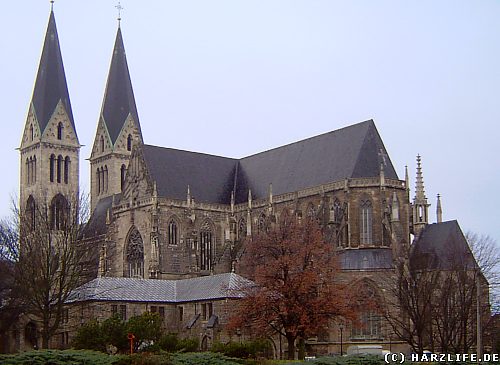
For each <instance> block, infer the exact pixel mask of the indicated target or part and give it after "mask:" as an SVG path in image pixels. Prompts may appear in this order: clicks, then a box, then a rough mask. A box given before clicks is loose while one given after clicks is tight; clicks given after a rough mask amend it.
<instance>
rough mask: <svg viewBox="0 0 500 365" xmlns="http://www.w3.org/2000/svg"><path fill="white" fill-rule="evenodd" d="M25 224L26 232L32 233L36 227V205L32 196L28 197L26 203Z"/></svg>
mask: <svg viewBox="0 0 500 365" xmlns="http://www.w3.org/2000/svg"><path fill="white" fill-rule="evenodd" d="M26 223H27V224H28V230H29V231H33V230H34V229H35V227H36V203H35V199H34V198H33V196H32V195H30V196H29V198H28V201H27V202H26Z"/></svg>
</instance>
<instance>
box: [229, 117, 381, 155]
mask: <svg viewBox="0 0 500 365" xmlns="http://www.w3.org/2000/svg"><path fill="white" fill-rule="evenodd" d="M370 122H371V123H375V122H374V121H373V119H368V120H365V121H363V122H358V123H355V124H350V125H347V126H345V127H342V128H339V129H334V130H332V131H328V132H324V133H321V134H317V135H315V136H311V137H307V138H304V139H300V140H298V141H294V142H290V143H287V144H284V145H282V146H278V147H273V148H270V149H268V150H265V151H261V152H257V153H254V154H251V155H248V156H245V157H241V158H239V160H240V161H241V160H244V159H246V158H250V157H254V156H257V155H260V154H263V153H267V152H270V151H274V150H278V149H281V148H285V147H288V146H291V145H294V144H297V143H302V142H305V141H309V140H311V139H315V138H319V137H324V136H327V135H329V134H333V133H337V132H340V131H343V130H345V129H350V128H354V127H359V126H360V125H362V124H365V123H370Z"/></svg>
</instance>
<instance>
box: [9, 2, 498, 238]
mask: <svg viewBox="0 0 500 365" xmlns="http://www.w3.org/2000/svg"><path fill="white" fill-rule="evenodd" d="M116 3H117V2H116V1H111V0H109V1H108V0H106V1H103V0H86V1H74V0H73V1H67V0H66V1H63V0H59V1H56V2H55V4H54V11H55V16H56V22H57V27H58V32H59V40H60V43H61V47H62V54H63V60H64V66H65V70H66V77H67V80H68V86H69V93H70V97H71V103H72V107H73V114H74V118H75V123H76V127H77V132H78V136H79V139H80V143H81V144H83V145H85V146H84V147H83V148H82V149H81V155H80V164H81V169H80V171H81V173H80V186H81V190H84V191H89V190H90V189H89V174H88V170H89V164H88V161H86V160H85V159H87V158H88V157H89V156H90V146H91V144H92V141H93V138H94V135H95V131H96V125H97V121H98V117H99V113H100V109H101V103H102V98H103V93H104V87H105V82H106V76H107V72H108V68H109V63H110V58H111V52H112V48H113V43H114V38H115V35H116V27H117V21H116V18H117V10H116V9H115V5H116ZM122 6H123V7H124V10H123V12H122V18H123V20H122V31H123V37H124V42H125V48H126V52H127V57H128V63H129V69H130V73H131V77H132V83H133V86H134V91H135V97H136V103H137V108H138V111H139V118H140V122H141V127H142V132H143V136H144V140H145V142H146V143H148V144H154V145H159V146H165V147H173V148H179V149H186V150H193V151H200V152H206V153H211V154H217V155H223V156H228V157H242V156H246V155H249V154H253V153H256V152H259V151H263V150H266V149H270V148H273V147H277V146H280V145H283V144H286V143H290V142H294V141H297V140H300V139H304V138H307V137H311V136H314V135H317V134H320V133H324V132H328V131H331V130H335V129H338V128H341V127H344V126H347V125H350V124H354V123H357V122H360V121H364V120H367V119H374V120H375V123H376V125H377V128H378V130H379V133H380V134H381V136H382V139H383V141H384V143H385V146H386V148H387V150H388V153H389V155H390V157H391V160H392V162H393V164H394V166H395V168H396V170H397V172H398V175H399V177H400V178H401V179H404V166H405V165H408V166H409V168H410V177H411V180H410V181H411V186H412V187H413V186H414V185H415V164H416V163H415V156H416V155H417V153H420V154H421V155H422V164H423V172H424V182H425V188H426V193H427V197H428V198H429V200H430V202H431V203H432V206H431V208H430V213H431V214H430V215H431V217H432V222H434V221H435V208H436V194H437V193H440V194H441V195H442V204H443V218H444V220H451V219H457V220H458V221H459V223H460V224H461V226H462V229H463V230H464V231H467V230H472V231H475V232H478V233H484V234H489V235H491V236H492V237H494V238H495V239H496V240H497V241H500V224H499V218H500V217H499V216H500V214H499V211H500V209H499V208H500V199H499V194H500V192H499V188H500V162H499V161H500V159H499V157H498V156H499V153H498V150H499V147H500V141H499V134H500V133H499V131H500V41H499V39H500V20H499V19H500V1H498V0H474V1H470V0H463V1H462V0H449V1H438V0H430V1H422V0H418V1H409V0H405V1H389V0H377V1H373V0H366V1H355V0H344V1H333V0H302V1H293V0H281V1H278V0H252V1H250V0H246V1H245V0H239V1H235V0H226V1H221V0H210V1H207V0H198V1H195V0H191V1H190V0H182V1H171V0H167V1H153V0H143V1H132V0H124V1H122ZM49 10H50V4H49V1H41V0H24V1H9V2H4V3H3V4H2V11H1V15H0V31H1V34H2V37H0V52H1V53H0V54H1V57H0V85H1V89H0V105H1V110H2V113H1V120H2V129H1V131H2V137H3V142H2V143H1V144H0V149H1V155H2V162H3V165H4V168H3V169H2V171H3V174H4V175H3V178H2V179H1V180H0V216H6V215H8V214H9V207H10V199H11V196H13V195H16V196H17V195H18V186H19V152H18V151H16V150H15V149H16V148H17V147H19V144H20V140H21V132H22V129H23V125H24V122H25V119H26V115H27V111H28V105H29V102H30V100H31V95H32V92H33V86H34V81H35V75H36V71H37V68H38V62H39V59H40V54H41V49H42V43H43V39H44V35H45V31H46V26H47V21H48V16H49ZM325 157H327V156H325ZM413 195H414V192H413V191H412V193H411V196H412V197H413Z"/></svg>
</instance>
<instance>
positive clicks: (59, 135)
mask: <svg viewBox="0 0 500 365" xmlns="http://www.w3.org/2000/svg"><path fill="white" fill-rule="evenodd" d="M63 130H64V127H63V124H62V123H61V122H59V124H58V125H57V139H58V140H62V138H63Z"/></svg>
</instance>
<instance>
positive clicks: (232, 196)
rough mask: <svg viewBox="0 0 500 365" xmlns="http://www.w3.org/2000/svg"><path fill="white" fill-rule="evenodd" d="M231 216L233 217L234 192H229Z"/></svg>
mask: <svg viewBox="0 0 500 365" xmlns="http://www.w3.org/2000/svg"><path fill="white" fill-rule="evenodd" d="M231 215H234V190H233V191H231Z"/></svg>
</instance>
